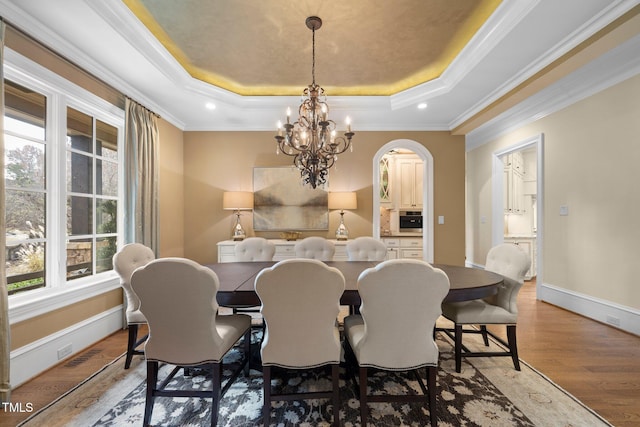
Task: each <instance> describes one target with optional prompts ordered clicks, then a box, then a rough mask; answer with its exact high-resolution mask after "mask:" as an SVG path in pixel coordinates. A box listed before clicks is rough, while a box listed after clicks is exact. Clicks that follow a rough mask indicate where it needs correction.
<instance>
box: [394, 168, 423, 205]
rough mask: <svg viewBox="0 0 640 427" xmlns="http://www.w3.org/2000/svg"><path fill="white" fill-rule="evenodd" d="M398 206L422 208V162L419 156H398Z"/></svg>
mask: <svg viewBox="0 0 640 427" xmlns="http://www.w3.org/2000/svg"><path fill="white" fill-rule="evenodd" d="M397 169H398V175H397V176H398V182H399V184H400V185H399V193H400V194H399V198H400V200H399V208H400V209H413V210H415V209H422V174H423V171H424V163H423V161H422V159H419V158H398V160H397Z"/></svg>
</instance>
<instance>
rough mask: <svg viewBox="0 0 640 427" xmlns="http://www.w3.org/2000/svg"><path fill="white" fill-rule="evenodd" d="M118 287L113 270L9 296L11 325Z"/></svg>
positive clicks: (118, 281)
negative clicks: (83, 279)
mask: <svg viewBox="0 0 640 427" xmlns="http://www.w3.org/2000/svg"><path fill="white" fill-rule="evenodd" d="M119 287H120V279H119V277H118V275H117V274H116V273H114V272H109V273H104V274H101V275H96V276H92V277H91V278H90V280H86V281H83V282H82V283H73V282H70V283H67V284H66V285H64V286H60V287H56V288H43V289H37V290H34V291H30V292H27V293H25V294H22V295H20V294H18V295H15V296H10V297H9V323H10V324H11V325H13V324H15V323H19V322H22V321H24V320H28V319H31V318H33V317H36V316H40V315H43V314H46V313H49V312H51V311H54V310H57V309H60V308H63V307H66V306H69V305H72V304H75V303H78V302H80V301H84V300H86V299H89V298H92V297H94V296H98V295H101V294H104V293H105V292H109V291H111V290H113V289H117V288H119Z"/></svg>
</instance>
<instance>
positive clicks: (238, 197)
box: [222, 191, 253, 210]
mask: <svg viewBox="0 0 640 427" xmlns="http://www.w3.org/2000/svg"><path fill="white" fill-rule="evenodd" d="M222 209H225V210H251V209H253V193H252V192H251V191H225V192H224V193H223V194H222Z"/></svg>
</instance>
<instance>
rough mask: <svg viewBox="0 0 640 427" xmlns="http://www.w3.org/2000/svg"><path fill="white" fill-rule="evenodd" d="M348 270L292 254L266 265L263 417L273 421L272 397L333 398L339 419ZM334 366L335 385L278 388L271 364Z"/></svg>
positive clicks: (258, 284) (262, 282)
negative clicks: (340, 322) (341, 314)
mask: <svg viewBox="0 0 640 427" xmlns="http://www.w3.org/2000/svg"><path fill="white" fill-rule="evenodd" d="M344 283H345V282H344V276H343V275H342V273H341V272H340V271H339V270H338V269H336V268H334V267H329V266H327V265H326V264H324V263H323V262H322V261H319V260H313V259H287V260H284V261H280V262H279V263H277V264H276V265H274V266H273V267H271V268H266V269H264V270H262V271H261V272H260V273H259V274H258V276H257V277H256V281H255V289H256V293H257V294H258V296H259V297H260V300H261V301H262V310H261V311H262V316H263V317H264V321H265V324H266V331H265V335H264V338H263V341H262V347H261V355H262V374H263V378H264V406H263V422H264V425H265V426H268V425H269V422H270V418H271V402H272V401H280V400H296V399H326V398H329V399H331V400H332V404H333V425H334V426H338V425H339V423H340V396H339V391H338V390H339V389H338V387H339V373H338V368H339V364H340V333H339V331H338V327H337V325H336V317H337V315H338V311H339V303H340V296H341V295H342V293H343V291H344ZM321 366H330V367H331V381H332V389H331V390H329V391H316V392H306V393H297V394H293V393H290V394H274V393H272V390H271V378H272V368H282V369H311V368H318V367H321Z"/></svg>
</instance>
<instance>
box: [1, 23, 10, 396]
mask: <svg viewBox="0 0 640 427" xmlns="http://www.w3.org/2000/svg"><path fill="white" fill-rule="evenodd" d="M4 28H5V23H4V21H3V20H2V19H0V153H1V155H0V230H2V232H0V247H1V248H2V250H0V336H1V340H0V341H1V342H0V402H9V401H10V398H11V381H10V378H11V377H10V370H9V364H10V359H11V336H10V332H11V330H10V328H9V301H8V296H7V272H6V268H5V266H6V251H5V250H4V248H5V247H6V241H7V235H6V233H5V229H6V224H5V194H4V168H5V165H4V119H3V118H4V71H3V70H4Z"/></svg>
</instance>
